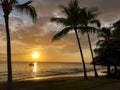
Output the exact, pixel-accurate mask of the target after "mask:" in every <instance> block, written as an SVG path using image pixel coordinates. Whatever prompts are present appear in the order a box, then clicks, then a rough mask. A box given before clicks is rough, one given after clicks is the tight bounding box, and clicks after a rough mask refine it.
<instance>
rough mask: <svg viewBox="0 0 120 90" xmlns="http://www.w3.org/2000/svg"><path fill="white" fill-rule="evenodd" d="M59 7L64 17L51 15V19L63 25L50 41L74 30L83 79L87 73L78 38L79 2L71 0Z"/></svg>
mask: <svg viewBox="0 0 120 90" xmlns="http://www.w3.org/2000/svg"><path fill="white" fill-rule="evenodd" d="M60 8H61V11H62V13H63V14H64V16H65V17H61V18H60V17H53V18H51V21H52V22H56V23H58V24H62V25H63V26H64V28H63V29H62V30H61V31H60V32H59V33H57V34H56V35H54V37H53V39H52V41H55V40H58V39H60V38H62V37H63V36H65V35H67V34H68V32H70V31H72V30H73V31H74V32H75V35H76V39H77V42H78V46H79V50H80V55H81V58H82V63H83V69H84V79H88V77H87V73H86V66H85V61H84V57H83V52H82V48H81V44H80V39H79V36H78V28H79V24H80V18H81V17H80V11H81V9H80V7H79V2H78V0H71V2H70V3H69V5H68V6H67V7H66V6H63V5H61V6H60Z"/></svg>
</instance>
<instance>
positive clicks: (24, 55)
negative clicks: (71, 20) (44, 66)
mask: <svg viewBox="0 0 120 90" xmlns="http://www.w3.org/2000/svg"><path fill="white" fill-rule="evenodd" d="M68 1H70V0H34V2H33V5H34V6H35V8H36V10H37V13H38V17H39V18H38V20H37V22H36V23H34V24H33V23H32V22H31V20H30V19H29V18H27V17H26V16H24V15H19V14H17V13H14V12H13V13H12V14H11V15H10V30H11V41H12V60H13V61H30V60H31V61H32V60H33V59H32V56H31V54H32V53H33V52H34V51H38V52H39V53H40V55H41V56H40V58H39V60H38V61H40V62H81V57H80V54H79V49H78V45H77V42H76V38H75V35H74V33H73V32H70V33H69V34H68V35H67V36H66V37H64V38H62V39H61V40H58V41H56V42H53V43H52V42H51V39H52V37H53V35H55V34H56V33H57V32H59V30H61V28H62V27H61V26H59V25H57V24H55V23H51V22H50V18H51V17H53V16H58V15H60V11H59V8H58V5H61V4H66V3H68ZM108 2H109V4H108ZM119 3H120V0H116V1H113V0H97V1H96V0H80V5H81V6H87V7H91V6H97V7H98V8H99V9H100V11H101V12H102V15H100V16H99V18H100V20H101V22H102V26H108V25H109V24H110V23H113V22H114V21H116V20H118V18H119V15H120V11H119V9H120V5H119ZM51 4H52V5H51ZM0 12H1V11H0ZM5 35H6V34H5V28H4V20H3V14H2V13H0V37H1V38H0V42H1V44H0V61H2V60H4V61H5V60H6V39H5V38H6V37H5ZM80 38H81V39H80V40H81V45H82V48H83V53H84V57H85V61H86V62H90V61H91V55H90V51H89V47H88V41H87V37H86V35H80ZM91 40H92V45H93V46H94V47H95V41H96V40H97V39H96V36H95V35H91Z"/></svg>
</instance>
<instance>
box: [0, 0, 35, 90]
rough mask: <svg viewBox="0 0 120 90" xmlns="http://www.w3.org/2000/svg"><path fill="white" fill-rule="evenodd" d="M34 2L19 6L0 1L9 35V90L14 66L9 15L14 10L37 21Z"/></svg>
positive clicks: (16, 2) (9, 0) (8, 89)
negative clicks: (12, 63) (12, 62)
mask: <svg viewBox="0 0 120 90" xmlns="http://www.w3.org/2000/svg"><path fill="white" fill-rule="evenodd" d="M31 3H32V1H27V2H26V3H24V4H19V2H18V0H0V5H1V8H2V10H3V13H4V20H5V27H6V35H7V69H8V86H7V90H12V65H11V42H10V30H9V15H10V13H11V12H12V10H13V9H17V11H19V12H21V13H25V14H27V15H29V16H30V17H31V18H32V19H33V21H35V20H36V19H37V14H36V11H35V8H34V7H33V6H32V5H30V4H31Z"/></svg>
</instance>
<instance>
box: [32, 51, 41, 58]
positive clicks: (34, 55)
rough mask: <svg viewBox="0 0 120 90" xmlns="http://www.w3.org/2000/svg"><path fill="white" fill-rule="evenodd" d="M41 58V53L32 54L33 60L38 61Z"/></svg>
mask: <svg viewBox="0 0 120 90" xmlns="http://www.w3.org/2000/svg"><path fill="white" fill-rule="evenodd" d="M39 57H40V54H39V52H37V51H35V52H33V54H32V58H33V59H38V58H39Z"/></svg>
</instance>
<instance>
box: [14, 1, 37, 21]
mask: <svg viewBox="0 0 120 90" xmlns="http://www.w3.org/2000/svg"><path fill="white" fill-rule="evenodd" d="M31 3H32V0H31V1H28V2H26V3H24V4H20V5H16V6H15V8H16V9H17V10H18V11H20V12H21V13H24V14H27V15H28V16H30V17H31V18H32V20H33V21H36V20H37V13H36V10H35V8H34V7H33V6H32V5H30V4H31Z"/></svg>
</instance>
